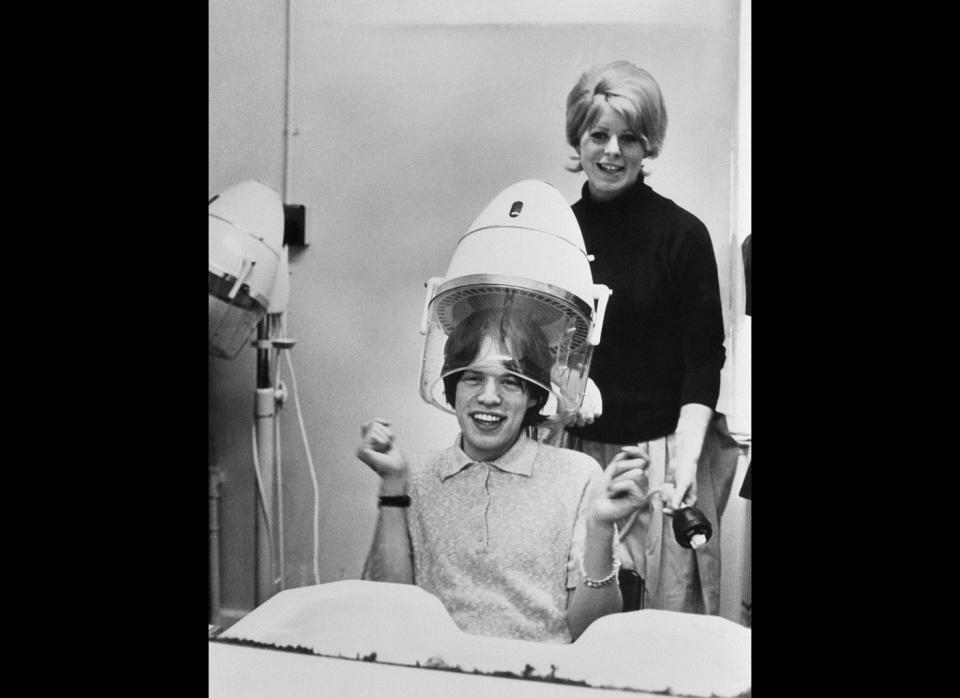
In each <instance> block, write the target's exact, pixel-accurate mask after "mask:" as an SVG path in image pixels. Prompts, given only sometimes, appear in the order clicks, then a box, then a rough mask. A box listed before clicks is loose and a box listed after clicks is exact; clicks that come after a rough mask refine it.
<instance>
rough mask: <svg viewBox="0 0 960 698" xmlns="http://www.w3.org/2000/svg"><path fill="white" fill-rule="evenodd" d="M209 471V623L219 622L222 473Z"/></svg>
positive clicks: (210, 467) (217, 470)
mask: <svg viewBox="0 0 960 698" xmlns="http://www.w3.org/2000/svg"><path fill="white" fill-rule="evenodd" d="M208 471H209V489H208V499H209V515H210V526H209V527H210V551H209V559H210V624H211V625H219V624H220V482H221V478H222V474H221V472H220V469H219V468H216V467H214V466H212V465H211V466H209V467H208Z"/></svg>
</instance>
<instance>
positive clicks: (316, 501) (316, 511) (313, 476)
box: [284, 351, 320, 584]
mask: <svg viewBox="0 0 960 698" xmlns="http://www.w3.org/2000/svg"><path fill="white" fill-rule="evenodd" d="M284 357H285V358H286V360H287V368H289V369H290V384H291V385H292V386H293V402H294V404H295V405H296V407H297V421H298V422H299V423H300V436H301V437H303V448H304V450H305V451H306V454H307V463H308V466H309V467H308V470H309V472H310V480H311V482H312V483H313V579H314V583H315V584H319V583H320V566H319V561H318V560H319V557H318V549H319V539H318V531H319V529H320V485H319V484H318V483H317V473H316V468H314V465H313V456H312V455H310V443H309V442H308V440H307V428H306V426H304V423H303V411H302V410H301V409H300V393H299V391H298V390H297V376H296V373H295V372H294V370H293V362H292V361H291V360H290V352H289V351H288V352H285V353H284Z"/></svg>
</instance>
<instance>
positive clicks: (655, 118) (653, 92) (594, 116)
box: [567, 61, 667, 172]
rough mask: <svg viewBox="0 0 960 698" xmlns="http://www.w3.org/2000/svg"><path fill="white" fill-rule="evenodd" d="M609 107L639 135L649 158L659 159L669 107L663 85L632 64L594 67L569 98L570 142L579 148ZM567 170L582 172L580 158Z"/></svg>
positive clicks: (620, 63) (568, 125) (579, 81)
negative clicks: (585, 136)
mask: <svg viewBox="0 0 960 698" xmlns="http://www.w3.org/2000/svg"><path fill="white" fill-rule="evenodd" d="M604 102H605V103H607V104H609V105H610V106H611V107H613V109H614V110H615V111H616V112H617V113H618V114H619V115H620V116H622V117H623V119H624V121H626V122H627V125H628V126H629V127H630V129H631V130H632V131H633V132H634V133H636V134H637V136H638V137H639V138H640V142H641V143H643V149H644V152H645V153H646V157H648V158H655V157H657V155H659V154H660V149H661V148H662V147H663V139H664V138H665V137H666V135H667V105H666V104H665V103H664V101H663V94H662V93H661V92H660V85H658V84H657V81H656V80H654V79H653V76H652V75H650V73H648V72H647V71H646V70H644V69H643V68H638V67H637V66H635V65H634V64H633V63H630V62H629V61H613V62H612V63H604V64H602V65H598V66H594V67H593V68H590V69H589V70H588V71H586V72H585V73H583V75H581V76H580V79H579V80H577V84H576V85H574V87H573V89H572V90H570V94H568V95H567V143H569V144H570V145H571V146H573V148H574V149H575V150H576V149H579V147H580V138H581V137H582V136H583V134H584V133H585V132H586V131H587V130H588V129H591V128H593V125H594V124H595V123H597V120H598V119H599V118H600V111H601V109H600V106H601V104H603V103H604ZM571 159H572V160H575V161H576V162H575V163H573V162H572V163H571V164H570V165H569V166H567V169H568V170H570V171H571V172H580V171H581V170H582V169H583V167H582V166H581V165H580V158H579V155H572V156H571Z"/></svg>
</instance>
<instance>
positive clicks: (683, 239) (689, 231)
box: [569, 176, 726, 443]
mask: <svg viewBox="0 0 960 698" xmlns="http://www.w3.org/2000/svg"><path fill="white" fill-rule="evenodd" d="M572 208H573V212H574V214H575V215H576V217H577V221H578V222H579V223H580V229H581V231H582V232H583V239H584V243H585V245H586V249H587V253H588V254H592V255H594V257H595V259H594V261H593V262H592V263H591V265H590V266H591V272H592V273H593V281H594V283H598V284H606V285H607V286H609V287H610V288H611V289H613V294H612V295H611V296H610V301H609V304H608V306H607V313H606V317H605V319H604V323H603V331H602V335H601V338H600V344H599V345H598V346H597V347H595V348H594V353H593V361H592V363H591V369H590V377H591V378H592V379H593V380H594V382H595V383H596V384H597V387H598V388H599V389H600V394H601V396H602V397H603V414H602V415H601V416H600V417H599V418H598V419H597V420H596V421H595V422H594V423H593V424H592V425H589V426H586V427H579V428H571V429H570V430H569V431H570V432H571V433H573V434H576V435H579V436H582V437H583V438H585V439H590V440H592V441H600V442H603V443H632V442H637V441H648V440H650V439H654V438H657V437H660V436H665V435H667V434H670V433H672V432H673V431H674V430H675V429H676V427H677V419H678V417H679V415H680V406H681V405H685V404H687V403H691V402H696V403H700V404H702V405H706V406H707V407H711V408H715V407H716V404H717V397H718V396H719V393H720V369H721V368H722V367H723V362H724V360H725V358H726V353H725V350H724V347H723V339H724V330H723V314H722V311H721V305H720V285H719V281H718V278H717V261H716V258H715V257H714V253H713V246H712V244H711V242H710V234H709V233H708V232H707V228H706V226H705V225H704V224H703V223H702V222H701V221H700V220H699V219H698V218H697V217H696V216H694V215H693V214H691V213H689V212H687V211H685V210H684V209H682V208H680V207H679V206H677V204H675V203H674V202H673V201H671V200H670V199H667V198H665V197H663V196H661V195H659V194H657V193H656V192H655V191H653V190H652V189H651V188H650V187H649V186H648V185H647V184H645V183H644V182H643V177H642V176H641V177H639V178H638V179H637V182H636V184H634V185H633V186H632V187H631V188H630V189H628V190H627V191H625V192H624V193H623V194H621V195H620V196H618V197H617V198H615V199H613V200H611V201H602V202H601V201H596V200H595V199H593V198H592V197H591V195H590V190H589V188H588V184H587V183H584V185H583V191H582V194H581V198H580V200H579V201H577V202H576V203H575V204H573V207H572Z"/></svg>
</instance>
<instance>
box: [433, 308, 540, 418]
mask: <svg viewBox="0 0 960 698" xmlns="http://www.w3.org/2000/svg"><path fill="white" fill-rule="evenodd" d="M484 337H490V338H491V339H492V340H493V341H494V342H495V343H496V344H497V346H499V347H501V348H502V349H504V350H505V352H506V353H507V354H509V355H510V356H511V357H512V359H513V360H512V361H510V362H507V363H505V364H504V366H503V367H504V368H506V369H508V370H510V371H515V372H516V373H517V374H519V375H520V377H521V378H523V377H529V378H532V379H534V380H536V381H539V382H540V383H543V385H550V366H551V365H552V364H553V356H552V355H551V353H550V346H549V344H548V342H547V338H546V336H545V335H544V334H543V331H542V330H541V329H540V328H539V327H538V326H537V325H536V323H534V322H531V321H529V320H526V319H523V318H520V317H517V315H516V313H510V312H504V311H502V310H501V309H499V308H493V309H489V310H480V311H476V312H474V313H473V314H472V315H470V316H469V317H467V318H466V319H464V320H463V321H462V322H461V323H460V324H459V325H458V326H457V328H456V329H455V330H454V331H453V332H452V333H451V334H450V337H448V338H447V343H446V346H444V348H443V358H444V361H443V370H442V373H447V372H448V371H452V372H451V373H449V375H445V376H444V378H443V394H444V397H445V398H446V400H447V404H449V405H450V406H451V407H453V408H454V409H456V397H457V383H458V382H460V377H461V376H462V375H463V371H464V370H465V369H466V368H467V367H468V366H470V364H471V363H473V360H474V358H476V356H477V354H478V353H479V351H480V347H481V346H482V343H483V338H484ZM458 368H459V369H461V370H456V369H458ZM523 385H524V387H525V389H526V390H528V391H529V392H530V395H532V396H533V397H534V399H535V402H534V404H533V405H532V406H531V407H530V408H528V409H527V412H526V414H525V415H524V416H523V426H525V427H526V426H535V425H537V424H539V423H540V422H542V421H543V420H544V419H546V417H545V416H544V415H542V414H540V410H541V409H543V406H544V405H545V404H546V402H547V398H548V396H549V394H548V392H547V390H545V389H544V388H543V387H542V386H540V385H537V384H536V383H533V382H531V381H530V380H524V381H523Z"/></svg>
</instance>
